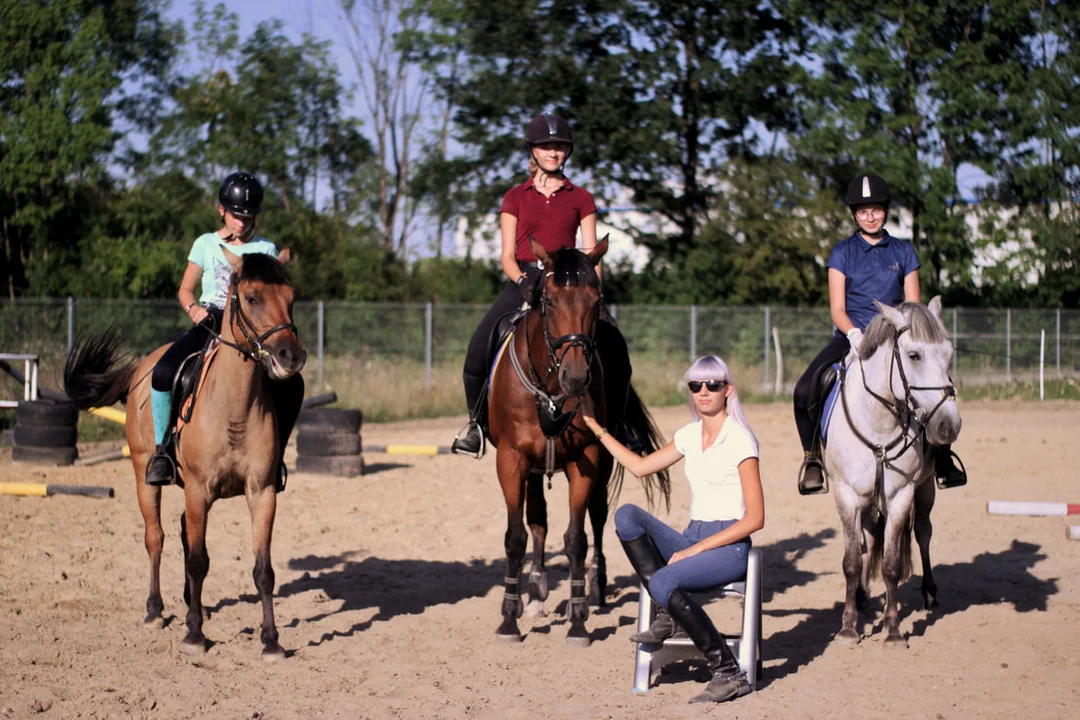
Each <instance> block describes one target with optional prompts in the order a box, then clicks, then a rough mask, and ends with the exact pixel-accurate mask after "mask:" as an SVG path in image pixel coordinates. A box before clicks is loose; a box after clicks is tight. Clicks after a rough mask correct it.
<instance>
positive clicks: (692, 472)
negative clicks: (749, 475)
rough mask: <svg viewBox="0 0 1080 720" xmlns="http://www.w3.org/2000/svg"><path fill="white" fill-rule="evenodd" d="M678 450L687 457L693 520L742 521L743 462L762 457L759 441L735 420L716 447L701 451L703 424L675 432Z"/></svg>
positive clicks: (726, 426) (728, 421)
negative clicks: (740, 476) (741, 474)
mask: <svg viewBox="0 0 1080 720" xmlns="http://www.w3.org/2000/svg"><path fill="white" fill-rule="evenodd" d="M674 441H675V449H676V450H678V451H679V452H680V453H682V454H683V456H684V457H685V458H686V479H687V480H688V481H689V482H690V519H691V520H738V519H740V518H741V517H742V516H743V515H745V514H746V504H745V503H744V502H743V493H742V482H741V481H740V479H739V463H741V462H742V461H743V460H746V459H747V458H756V457H758V446H757V441H756V440H754V436H753V435H751V434H750V433H749V432H748V431H747V430H746V428H744V427H743V426H742V425H739V423H737V422H735V421H734V420H732V419H731V418H727V419H726V420H724V425H723V426H722V427H721V428H720V434H719V435H717V436H716V440H714V441H713V444H712V445H710V446H709V447H707V448H705V449H704V450H702V449H701V421H700V420H698V421H697V422H692V423H690V424H689V425H687V426H686V427H683V428H681V429H679V430H678V431H677V432H676V433H675V438H674Z"/></svg>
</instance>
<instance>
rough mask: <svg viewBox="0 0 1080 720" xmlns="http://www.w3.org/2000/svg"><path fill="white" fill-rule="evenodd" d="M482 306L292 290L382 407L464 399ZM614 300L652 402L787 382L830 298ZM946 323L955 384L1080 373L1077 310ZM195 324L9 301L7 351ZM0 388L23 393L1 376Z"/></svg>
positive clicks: (326, 351)
mask: <svg viewBox="0 0 1080 720" xmlns="http://www.w3.org/2000/svg"><path fill="white" fill-rule="evenodd" d="M485 310H486V307H483V306H478V305H453V304H431V303H427V304H424V303H405V304H390V303H349V302H298V303H297V304H296V307H295V319H296V324H297V326H298V327H299V329H300V335H301V339H302V341H303V343H304V345H305V347H306V348H307V350H308V352H309V360H308V365H307V367H306V369H305V371H304V374H305V378H306V380H307V383H308V387H309V388H310V389H311V391H315V390H320V391H321V390H327V389H335V390H337V391H338V392H339V395H342V394H344V395H345V396H355V397H356V402H357V403H359V402H360V401H361V398H362V399H365V400H366V399H369V398H371V397H372V396H375V395H378V394H380V393H382V394H384V395H387V396H388V397H389V396H390V395H393V396H394V397H395V398H396V400H395V402H396V404H397V405H398V406H400V408H401V409H400V411H395V412H391V413H389V414H387V415H386V417H397V416H407V415H411V416H416V415H425V414H427V415H431V414H438V413H441V412H446V411H447V409H449V408H456V407H457V406H458V405H460V403H461V390H460V372H461V364H462V361H463V360H464V356H465V350H466V347H467V346H468V343H469V339H470V337H471V336H472V333H473V330H474V329H475V328H476V326H477V324H478V323H479V322H480V319H481V317H483V314H484V312H485ZM611 311H612V314H613V315H614V316H615V317H616V319H617V321H618V323H619V327H620V329H621V330H622V333H623V335H624V336H625V337H626V341H627V345H628V346H629V348H630V353H631V357H632V359H633V362H634V366H635V373H634V378H635V386H638V385H643V386H646V387H647V386H649V385H650V384H652V385H654V386H655V390H653V391H646V392H642V396H643V397H646V400H648V399H649V398H648V396H649V395H650V394H651V395H652V396H653V400H654V401H655V400H657V399H658V395H659V396H670V395H671V393H672V391H673V390H674V389H675V388H676V386H677V383H678V378H679V377H680V376H681V374H682V370H683V369H685V367H686V365H687V364H688V363H689V362H690V361H691V360H693V359H694V358H695V357H697V356H700V355H705V354H716V355H719V356H720V357H722V358H724V359H725V361H727V362H728V364H729V365H731V366H732V368H733V369H735V368H737V369H738V370H737V372H738V375H739V378H740V382H741V383H742V385H743V387H752V388H754V389H755V391H756V392H758V393H781V394H784V393H790V390H791V387H792V386H793V385H794V382H795V380H797V379H798V377H799V375H800V374H801V373H802V371H803V370H804V369H805V368H806V366H807V365H808V364H809V362H810V360H811V359H812V358H813V357H814V356H815V355H816V354H817V353H818V352H819V351H820V350H821V349H822V348H823V347H824V346H825V344H826V343H827V342H828V340H829V336H830V335H831V333H832V332H833V327H832V323H831V321H830V319H829V311H828V309H827V308H790V307H698V306H643V305H623V306H612V307H611ZM942 321H943V323H944V325H945V329H946V331H947V332H948V333H949V335H950V337H951V338H952V340H953V344H954V347H955V349H956V353H955V356H954V360H953V375H954V379H955V380H956V381H957V383H958V384H959V385H960V386H961V387H963V385H964V384H969V383H970V384H979V383H987V382H1008V381H1010V380H1013V379H1017V378H1024V377H1031V376H1033V375H1034V374H1036V373H1038V371H1039V368H1040V358H1042V361H1043V363H1044V365H1043V368H1044V370H1045V372H1046V374H1047V376H1048V377H1055V376H1056V377H1061V376H1072V375H1075V374H1077V373H1080V310H1057V309H1008V308H1005V309H967V308H947V309H946V310H945V312H944V314H943V317H942ZM188 326H189V320H188V318H187V316H186V315H185V314H184V313H183V312H181V311H180V310H179V309H178V308H177V306H176V303H175V302H173V301H168V300H163V301H156V300H153V301H151V300H99V299H91V298H35V299H21V300H17V301H14V302H12V301H2V302H0V352H6V353H35V354H37V355H39V356H40V358H41V384H42V386H44V387H59V385H60V376H61V372H62V368H63V362H64V358H65V357H66V354H67V352H68V350H69V349H70V347H71V345H72V343H73V342H74V340H75V339H76V338H77V337H79V336H80V335H84V334H91V333H95V332H100V331H101V330H104V329H106V328H108V327H115V328H116V329H118V330H119V331H120V333H121V336H122V337H123V338H124V340H125V344H126V346H127V348H126V349H127V350H128V351H129V352H131V353H133V354H142V353H146V352H149V351H150V350H152V349H153V348H154V347H156V346H158V345H160V344H162V343H164V342H168V341H170V340H172V339H174V338H175V337H177V336H178V335H179V334H180V333H182V332H183V331H184V330H185V329H186V328H187V327H188ZM639 392H640V388H639ZM0 393H3V395H4V397H13V398H14V397H18V396H19V391H18V387H17V386H16V385H14V384H13V381H12V380H11V379H10V378H6V377H5V378H4V380H3V381H0ZM402 394H404V395H405V401H404V402H402V401H401V395H402ZM659 399H661V400H662V399H663V398H659ZM369 416H370V414H369ZM375 417H378V413H376V415H375ZM375 417H372V419H375Z"/></svg>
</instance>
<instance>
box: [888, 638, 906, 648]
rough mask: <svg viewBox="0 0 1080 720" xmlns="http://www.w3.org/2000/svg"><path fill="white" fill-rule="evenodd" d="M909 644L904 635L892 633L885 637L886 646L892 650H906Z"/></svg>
mask: <svg viewBox="0 0 1080 720" xmlns="http://www.w3.org/2000/svg"><path fill="white" fill-rule="evenodd" d="M907 646H908V644H907V639H906V638H904V636H902V635H890V636H889V637H887V638H885V647H887V648H889V649H890V650H906V649H907Z"/></svg>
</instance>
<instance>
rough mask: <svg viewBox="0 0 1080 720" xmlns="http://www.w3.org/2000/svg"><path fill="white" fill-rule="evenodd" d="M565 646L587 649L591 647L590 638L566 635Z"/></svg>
mask: <svg viewBox="0 0 1080 720" xmlns="http://www.w3.org/2000/svg"><path fill="white" fill-rule="evenodd" d="M566 644H567V645H568V646H569V647H576V648H587V647H589V646H590V645H592V638H590V637H589V636H588V635H587V634H586V635H567V636H566Z"/></svg>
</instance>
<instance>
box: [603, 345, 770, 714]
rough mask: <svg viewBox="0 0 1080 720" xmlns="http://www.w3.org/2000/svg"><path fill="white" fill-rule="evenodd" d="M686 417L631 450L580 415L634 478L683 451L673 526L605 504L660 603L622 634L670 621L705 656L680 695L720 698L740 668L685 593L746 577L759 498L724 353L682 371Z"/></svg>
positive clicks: (737, 687)
mask: <svg viewBox="0 0 1080 720" xmlns="http://www.w3.org/2000/svg"><path fill="white" fill-rule="evenodd" d="M684 380H685V381H686V384H687V387H688V390H689V395H690V415H691V417H693V419H694V422H692V423H690V424H689V425H686V426H685V427H683V428H682V429H680V430H679V431H677V432H676V433H675V437H674V439H673V440H672V441H671V442H669V443H668V444H667V445H665V446H664V447H663V448H661V449H659V450H657V451H656V452H654V453H652V454H651V455H648V456H646V457H640V456H638V455H636V454H635V453H633V452H632V451H630V450H629V449H627V448H626V447H625V446H624V445H623V444H622V443H620V442H619V441H618V440H616V439H615V438H613V437H611V435H610V434H609V433H606V432H605V431H604V429H603V428H602V427H600V425H599V424H598V423H597V422H596V420H595V419H594V418H592V417H589V416H588V415H586V416H585V418H584V419H585V424H586V425H588V426H589V429H590V430H592V431H593V432H594V433H596V436H597V437H598V438H599V439H600V442H601V444H603V446H604V448H606V449H607V451H608V452H610V453H611V454H612V456H614V458H615V459H616V460H618V461H619V462H620V463H622V464H623V466H624V467H625V468H626V469H627V470H629V471H630V472H631V473H633V474H634V475H635V476H637V477H644V476H646V475H649V474H651V473H654V472H657V471H658V470H662V469H664V468H666V467H669V466H671V465H674V464H675V463H676V462H678V461H679V460H680V459H681V458H683V457H685V458H686V479H687V481H688V482H689V483H690V524H689V525H688V526H687V528H686V530H684V531H683V532H679V531H678V530H675V529H674V528H672V527H670V526H668V525H666V524H664V523H663V522H661V521H660V520H658V519H656V518H655V517H653V516H652V515H650V514H649V513H648V512H646V511H645V510H643V509H641V508H639V507H637V506H636V505H629V504H627V505H623V506H622V507H620V508H619V509H618V511H616V513H615V532H616V533H617V534H618V536H619V540H620V541H621V542H622V545H623V548H624V549H625V550H626V556H627V557H628V558H629V559H630V563H631V564H632V565H633V566H634V570H636V571H637V574H638V576H639V577H640V578H641V581H642V582H643V583H644V584H645V587H647V588H648V590H649V594H650V595H651V596H652V597H653V599H654V600H655V601H656V603H657V604H658V605H659V606H660V607H661V608H662V609H661V610H660V611H659V612H658V615H657V618H656V621H655V622H654V623H653V624H652V627H650V628H649V630H648V631H646V632H644V633H638V634H637V635H634V636H633V637H631V638H630V639H631V640H633V641H634V642H643V643H658V642H661V641H663V640H666V639H667V638H669V637H671V636H672V635H674V634H675V622H678V623H679V625H681V626H682V627H683V628H684V629H685V630H686V633H687V634H688V635H689V636H690V639H691V640H693V641H694V645H696V646H697V648H698V650H700V651H701V652H702V653H704V655H705V660H706V662H707V663H708V665H709V669H710V670H711V671H712V680H711V681H710V682H709V685H708V687H706V688H705V691H704V692H702V693H700V694H699V695H696V696H695V697H694V698H692V699H691V700H690V702H692V703H697V702H724V701H726V700H734V699H735V698H738V697H742V696H743V695H746V694H748V693H749V692H750V690H751V688H750V684H749V682H748V681H747V679H746V674H745V673H744V672H743V671H742V670H741V669H740V668H739V663H738V661H736V659H735V656H734V655H733V654H732V653H731V650H730V649H729V648H728V646H727V642H726V641H725V640H724V636H723V635H721V634H720V632H719V631H718V630H717V629H716V627H715V626H714V625H713V623H712V621H711V620H709V616H708V615H706V613H705V610H704V609H703V608H702V607H701V606H700V605H699V604H697V603H696V602H695V601H694V600H693V599H692V598H691V597H690V595H689V594H688V593H690V592H693V591H696V590H708V589H712V588H716V587H722V586H724V585H728V584H729V583H732V582H737V581H739V580H742V579H743V578H745V577H746V563H747V556H748V555H749V553H750V544H751V543H750V535H751V534H752V533H754V532H756V531H758V530H760V529H761V528H762V527H764V525H765V500H764V495H763V493H762V490H761V475H760V474H759V471H758V445H757V440H756V439H755V438H754V433H753V432H752V431H751V430H750V425H749V424H748V423H747V422H746V416H745V415H743V411H742V407H741V406H740V404H739V395H738V393H737V392H736V390H735V385H734V383H733V381H732V378H731V373H729V372H728V368H727V365H725V364H724V361H723V360H721V359H720V358H718V357H716V356H715V355H708V356H706V357H702V358H699V359H698V360H697V362H695V363H694V364H693V365H691V366H690V369H689V370H687V371H686V375H685V376H684Z"/></svg>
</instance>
